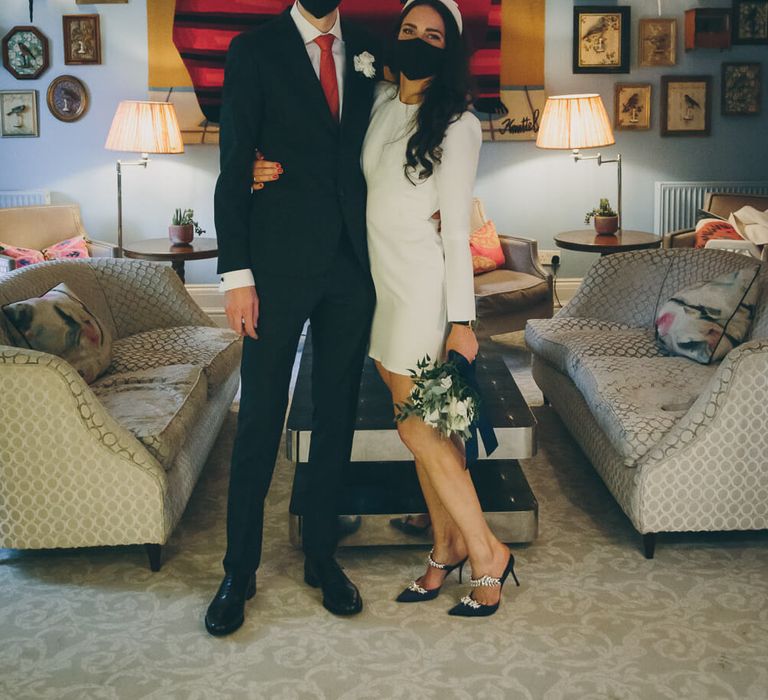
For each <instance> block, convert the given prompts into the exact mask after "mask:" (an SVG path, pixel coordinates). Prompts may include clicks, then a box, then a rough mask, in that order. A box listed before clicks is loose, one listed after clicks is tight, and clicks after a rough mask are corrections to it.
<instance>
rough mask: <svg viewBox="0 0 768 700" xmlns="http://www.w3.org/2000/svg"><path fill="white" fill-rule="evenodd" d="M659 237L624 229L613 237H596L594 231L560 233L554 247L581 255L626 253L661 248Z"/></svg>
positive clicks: (556, 237) (645, 232)
mask: <svg viewBox="0 0 768 700" xmlns="http://www.w3.org/2000/svg"><path fill="white" fill-rule="evenodd" d="M661 240H662V239H661V237H660V236H657V235H656V234H654V233H648V231H628V230H627V229H624V230H623V231H619V232H617V233H616V234H613V235H608V236H606V235H598V234H597V233H595V230H594V229H581V230H578V231H562V232H561V233H558V234H557V235H556V236H555V245H557V247H558V248H563V249H564V250H578V251H580V252H582V253H600V255H609V254H611V253H626V252H627V251H629V250H647V249H650V248H660V247H661Z"/></svg>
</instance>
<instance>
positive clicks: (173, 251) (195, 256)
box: [123, 238, 219, 282]
mask: <svg viewBox="0 0 768 700" xmlns="http://www.w3.org/2000/svg"><path fill="white" fill-rule="evenodd" d="M218 255H219V247H218V243H217V242H216V239H215V238H196V239H195V240H194V241H192V243H189V244H178V243H171V241H170V239H168V238H149V239H147V240H144V241H135V242H134V243H129V244H128V246H124V247H123V256H124V257H126V258H132V259H134V260H152V261H154V262H169V263H171V267H173V271H174V272H175V273H176V274H177V275H178V276H179V278H180V279H181V281H182V282H184V281H186V280H185V277H184V274H185V273H184V264H185V263H186V262H187V261H188V260H206V259H208V258H215V257H217V256H218Z"/></svg>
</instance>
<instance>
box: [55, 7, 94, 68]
mask: <svg viewBox="0 0 768 700" xmlns="http://www.w3.org/2000/svg"><path fill="white" fill-rule="evenodd" d="M62 21H63V24H64V63H66V64H67V65H68V66H71V65H86V64H99V63H101V30H100V29H99V16H98V15H64V17H63V18H62Z"/></svg>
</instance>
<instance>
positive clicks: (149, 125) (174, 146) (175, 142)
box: [104, 100, 184, 257]
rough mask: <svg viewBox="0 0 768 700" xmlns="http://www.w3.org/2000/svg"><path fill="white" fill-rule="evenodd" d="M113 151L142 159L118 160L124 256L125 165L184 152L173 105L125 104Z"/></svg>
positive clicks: (111, 140) (111, 141)
mask: <svg viewBox="0 0 768 700" xmlns="http://www.w3.org/2000/svg"><path fill="white" fill-rule="evenodd" d="M104 147H105V148H106V149H107V150H110V151H128V152H130V153H141V160H135V161H125V160H118V161H117V249H118V256H119V257H123V166H125V165H137V166H139V167H141V168H146V167H147V164H148V163H149V154H150V153H183V152H184V142H183V140H182V138H181V130H180V129H179V122H178V120H177V119H176V110H175V109H174V107H173V105H172V104H170V103H169V102H138V101H130V100H127V101H124V102H121V103H120V104H119V105H118V107H117V111H116V112H115V116H114V119H113V120H112V126H111V128H110V130H109V135H108V136H107V143H106V144H105V145H104Z"/></svg>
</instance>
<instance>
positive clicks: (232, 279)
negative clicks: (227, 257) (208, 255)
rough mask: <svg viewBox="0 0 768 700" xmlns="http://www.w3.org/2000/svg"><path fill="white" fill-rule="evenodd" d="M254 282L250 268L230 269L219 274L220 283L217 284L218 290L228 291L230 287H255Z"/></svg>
mask: <svg viewBox="0 0 768 700" xmlns="http://www.w3.org/2000/svg"><path fill="white" fill-rule="evenodd" d="M255 286H256V282H254V280H253V272H251V271H250V270H248V269H246V270H232V272H224V273H222V275H221V284H220V285H219V291H220V292H228V291H229V290H230V289H238V288H239V287H255Z"/></svg>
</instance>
